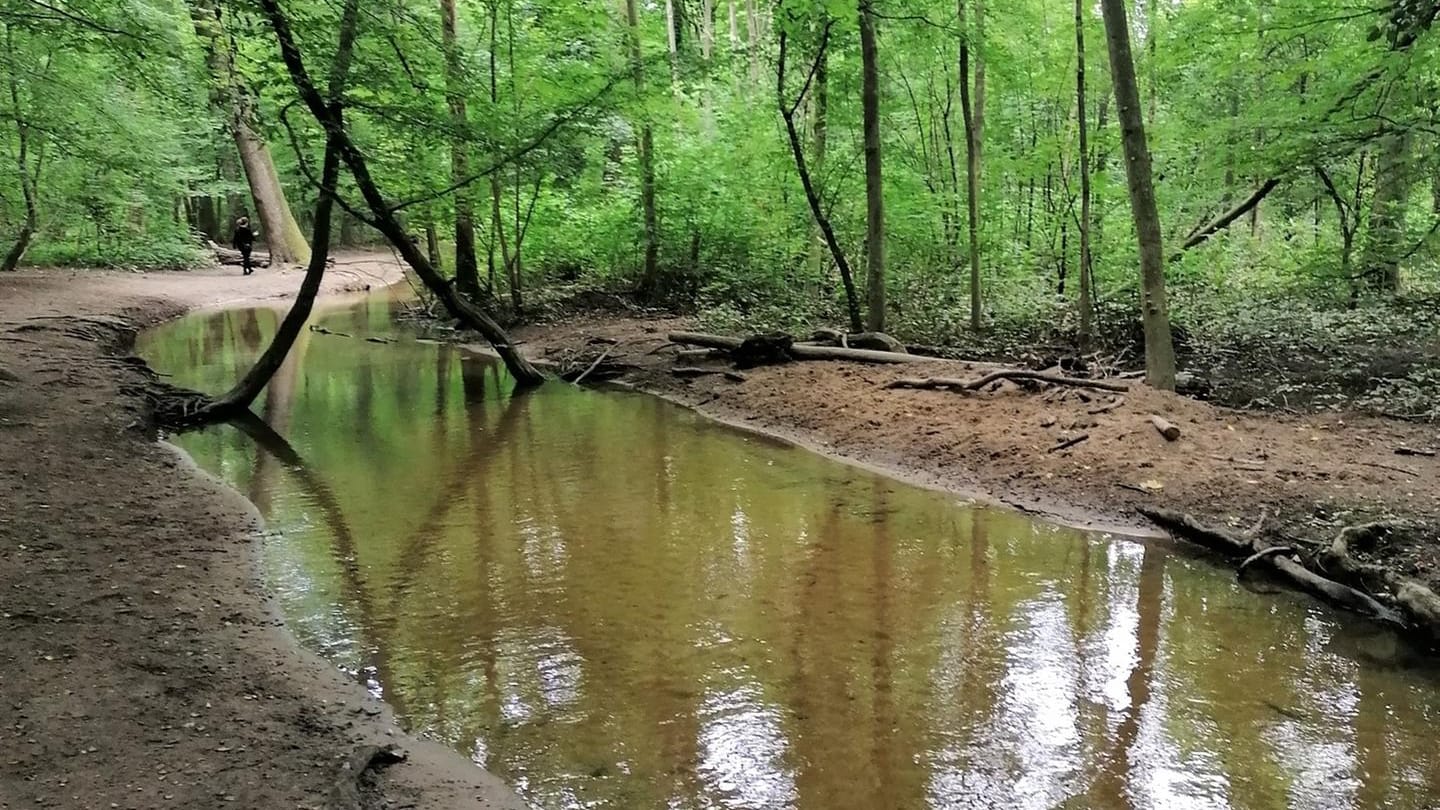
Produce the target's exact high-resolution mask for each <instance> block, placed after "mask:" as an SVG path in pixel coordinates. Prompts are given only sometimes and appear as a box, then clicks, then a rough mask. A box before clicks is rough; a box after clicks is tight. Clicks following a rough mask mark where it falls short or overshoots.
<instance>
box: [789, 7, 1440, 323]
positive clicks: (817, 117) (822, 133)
mask: <svg viewBox="0 0 1440 810" xmlns="http://www.w3.org/2000/svg"><path fill="white" fill-rule="evenodd" d="M828 34H829V32H828V29H827V30H826V33H825V34H824V35H822V36H821V38H820V49H819V52H818V53H816V54H815V79H814V86H813V87H812V88H811V90H810V93H811V96H810V138H811V141H812V146H811V151H812V152H813V153H814V155H815V160H814V173H815V174H816V175H818V176H820V177H821V178H822V180H823V178H824V174H825V153H826V152H827V151H828V150H829V147H830V144H829V137H830V132H829V126H830V124H829V116H830V48H829V35H828ZM782 92H783V91H782ZM780 103H781V104H782V108H783V105H784V103H785V102H784V99H783V98H782V99H781V102H780ZM1437 182H1440V181H1437ZM815 226H816V229H815V233H814V236H813V237H812V239H811V240H810V264H811V267H812V269H813V270H814V271H815V275H816V276H817V277H818V276H820V274H821V271H822V269H823V264H824V261H825V259H824V253H825V251H824V247H825V245H826V242H825V235H824V233H822V232H821V231H820V227H819V220H816V221H815ZM847 272H848V271H847ZM847 283H850V284H851V285H852V286H853V282H848V281H847ZM847 294H848V292H847ZM857 331H858V330H857Z"/></svg>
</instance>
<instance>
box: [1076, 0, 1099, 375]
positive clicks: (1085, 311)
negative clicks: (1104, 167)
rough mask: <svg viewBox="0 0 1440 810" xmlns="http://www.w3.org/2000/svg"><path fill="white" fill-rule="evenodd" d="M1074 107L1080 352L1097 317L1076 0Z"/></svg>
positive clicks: (1080, 12)
mask: <svg viewBox="0 0 1440 810" xmlns="http://www.w3.org/2000/svg"><path fill="white" fill-rule="evenodd" d="M1075 100H1076V104H1075V110H1076V115H1077V116H1079V121H1078V128H1079V130H1080V156H1079V158H1080V335H1079V344H1080V351H1081V352H1082V353H1087V352H1089V351H1090V341H1091V339H1092V338H1093V335H1092V332H1093V330H1094V320H1095V303H1094V296H1095V293H1094V290H1092V289H1091V286H1090V285H1091V284H1093V283H1094V282H1093V281H1092V267H1093V265H1092V264H1091V261H1090V134H1089V131H1088V124H1087V123H1086V119H1087V111H1086V108H1085V0H1075Z"/></svg>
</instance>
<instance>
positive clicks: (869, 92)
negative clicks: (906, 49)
mask: <svg viewBox="0 0 1440 810" xmlns="http://www.w3.org/2000/svg"><path fill="white" fill-rule="evenodd" d="M860 64H861V67H860V75H861V90H860V103H861V107H862V108H863V113H862V117H863V119H864V131H865V252H866V263H867V267H866V282H865V288H866V292H867V293H868V294H867V296H866V297H867V299H868V305H869V306H868V309H869V313H868V315H869V319H868V324H867V325H868V326H869V329H870V331H872V332H884V331H885V184H884V180H883V175H882V173H881V167H880V54H879V48H878V46H877V45H876V41H875V17H874V16H873V14H872V13H871V9H870V2H869V0H860Z"/></svg>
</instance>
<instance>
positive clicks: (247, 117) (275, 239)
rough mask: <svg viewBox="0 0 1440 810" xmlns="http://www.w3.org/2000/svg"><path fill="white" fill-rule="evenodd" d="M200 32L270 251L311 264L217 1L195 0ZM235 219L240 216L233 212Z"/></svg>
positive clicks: (216, 98)
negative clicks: (259, 130) (237, 67)
mask: <svg viewBox="0 0 1440 810" xmlns="http://www.w3.org/2000/svg"><path fill="white" fill-rule="evenodd" d="M191 19H192V21H193V23H194V26H195V33H196V35H198V36H199V38H200V40H201V41H202V42H203V43H205V47H206V61H207V64H208V66H209V69H210V74H211V81H212V82H213V87H212V92H211V102H212V103H213V104H215V105H216V106H217V107H218V108H220V109H223V110H225V112H226V115H227V117H228V120H229V128H230V134H231V137H233V138H234V140H235V149H236V151H237V152H238V153H239V155H240V165H241V167H242V169H243V170H244V173H245V180H246V182H247V184H248V185H249V186H250V197H251V199H252V200H253V202H254V205H255V215H256V218H257V219H259V221H260V231H261V233H260V236H261V238H263V239H264V240H265V244H266V245H267V246H268V247H269V249H270V260H271V262H272V263H290V262H305V261H309V258H310V247H309V245H307V244H306V243H305V235H304V234H303V233H302V232H301V230H300V225H299V223H297V222H296V221H295V216H294V214H292V213H291V211H290V203H289V202H288V201H287V200H286V199H285V189H284V187H282V186H281V185H280V176H279V174H278V173H277V172H276V171H275V161H274V159H273V158H271V156H270V149H269V147H268V146H266V144H265V140H264V138H262V137H261V136H260V135H259V133H257V132H256V131H255V123H254V121H255V111H254V100H253V98H252V97H251V95H250V91H249V89H248V88H247V87H245V86H244V84H243V83H242V82H241V81H240V78H239V76H237V75H236V74H235V55H234V52H233V50H232V48H233V46H232V45H230V44H229V41H228V38H227V36H226V33H225V28H224V23H223V22H222V20H221V16H220V7H219V6H218V5H217V4H216V3H215V0H192V7H191ZM231 214H232V216H233V215H234V214H235V212H234V211H233V210H232V211H231Z"/></svg>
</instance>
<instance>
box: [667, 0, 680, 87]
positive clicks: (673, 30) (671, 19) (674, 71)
mask: <svg viewBox="0 0 1440 810" xmlns="http://www.w3.org/2000/svg"><path fill="white" fill-rule="evenodd" d="M676 26H677V22H676V19H675V0H665V46H666V48H667V49H668V51H669V54H670V84H671V86H672V88H673V87H674V86H675V85H677V84H679V82H680V41H679V39H678V36H677V35H678V32H679V29H678V28H677V27H676Z"/></svg>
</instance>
